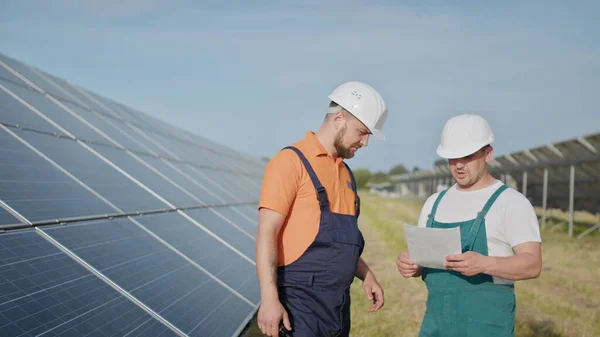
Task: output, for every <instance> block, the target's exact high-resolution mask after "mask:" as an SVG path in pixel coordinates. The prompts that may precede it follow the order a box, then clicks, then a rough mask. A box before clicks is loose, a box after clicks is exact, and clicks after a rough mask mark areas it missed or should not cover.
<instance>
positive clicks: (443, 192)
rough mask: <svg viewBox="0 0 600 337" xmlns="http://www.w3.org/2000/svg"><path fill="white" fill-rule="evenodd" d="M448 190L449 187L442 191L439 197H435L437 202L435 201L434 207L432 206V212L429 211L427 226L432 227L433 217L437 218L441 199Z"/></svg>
mask: <svg viewBox="0 0 600 337" xmlns="http://www.w3.org/2000/svg"><path fill="white" fill-rule="evenodd" d="M446 192H448V190H447V189H445V190H443V191H442V192H440V194H439V195H438V197H437V198H436V199H435V202H434V203H433V208H431V213H429V217H428V219H427V227H431V225H432V223H433V219H434V218H435V212H437V208H438V206H439V204H440V201H441V200H442V198H443V197H444V195H445V194H446Z"/></svg>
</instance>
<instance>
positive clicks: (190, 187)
mask: <svg viewBox="0 0 600 337" xmlns="http://www.w3.org/2000/svg"><path fill="white" fill-rule="evenodd" d="M143 159H144V160H145V161H146V162H147V163H148V164H150V165H151V166H152V167H154V168H156V169H157V170H159V171H160V172H161V173H163V174H164V175H166V176H167V177H169V178H170V179H172V180H173V181H174V182H175V183H177V184H179V186H181V187H183V188H184V189H185V190H186V191H188V192H190V193H191V194H193V195H194V196H195V197H196V198H198V199H200V200H201V201H202V202H204V204H206V205H221V204H223V202H221V201H220V200H219V199H217V198H216V197H215V196H214V195H213V194H212V193H211V191H210V189H209V188H210V187H211V186H206V185H203V184H202V183H201V182H200V181H198V180H196V179H194V177H192V176H190V175H188V174H186V173H185V172H183V171H181V173H180V172H179V171H177V170H176V169H174V168H173V167H171V166H170V165H167V164H166V163H165V162H163V161H162V160H160V159H159V158H155V157H146V156H144V157H143ZM170 164H171V165H173V166H175V167H176V168H177V166H176V164H177V163H176V162H172V161H171V162H170ZM185 175H187V177H186V176H185ZM188 178H189V179H188ZM190 179H191V180H190ZM192 180H193V181H194V182H196V183H198V185H200V186H204V188H202V187H200V186H198V185H196V184H195V183H194V182H192ZM180 193H183V192H180ZM196 204H200V203H199V202H196Z"/></svg>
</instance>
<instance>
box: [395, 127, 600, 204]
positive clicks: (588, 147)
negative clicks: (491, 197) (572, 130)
mask: <svg viewBox="0 0 600 337" xmlns="http://www.w3.org/2000/svg"><path fill="white" fill-rule="evenodd" d="M571 170H572V172H573V192H574V194H573V208H574V209H575V210H583V211H588V212H592V213H600V133H595V134H590V135H586V136H582V137H578V138H575V139H570V140H567V141H563V142H558V143H554V144H548V145H545V146H540V147H536V148H532V149H526V150H523V151H520V152H516V153H511V154H506V155H501V156H499V157H496V158H495V159H493V160H492V161H490V172H491V173H492V174H493V175H494V176H496V177H497V178H498V179H500V178H502V177H504V178H505V180H509V179H506V178H510V180H513V181H514V182H515V184H516V186H515V188H518V189H519V190H521V191H523V193H524V194H526V196H527V197H528V198H529V199H530V200H531V201H532V203H533V204H534V205H536V206H542V205H543V204H544V176H545V177H546V182H547V184H546V189H547V190H546V193H547V194H546V206H547V207H548V208H560V209H564V210H566V209H569V208H570V203H569V198H570V182H571ZM393 179H394V180H395V181H396V182H397V183H399V184H405V185H409V184H415V183H416V184H421V188H422V189H424V190H425V191H426V193H432V192H434V190H435V189H436V187H437V185H438V184H440V182H451V181H452V174H451V172H450V170H449V168H448V166H447V162H446V161H444V160H440V161H438V162H437V163H436V165H435V167H434V168H433V169H431V170H426V171H418V172H414V173H408V174H403V175H398V176H395V177H393ZM423 185H426V186H425V187H424V188H423ZM412 189H418V188H412ZM421 192H423V191H421Z"/></svg>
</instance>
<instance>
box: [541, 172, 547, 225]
mask: <svg viewBox="0 0 600 337" xmlns="http://www.w3.org/2000/svg"><path fill="white" fill-rule="evenodd" d="M547 206H548V169H547V168H545V169H544V191H543V195H542V208H543V215H542V229H546V216H547Z"/></svg>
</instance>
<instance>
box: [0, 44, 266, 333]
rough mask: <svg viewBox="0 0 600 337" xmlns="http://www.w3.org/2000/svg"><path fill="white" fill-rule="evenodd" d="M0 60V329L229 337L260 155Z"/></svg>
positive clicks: (245, 297)
mask: <svg viewBox="0 0 600 337" xmlns="http://www.w3.org/2000/svg"><path fill="white" fill-rule="evenodd" d="M0 62H1V63H0V154H1V158H0V166H1V167H2V170H0V229H4V232H3V233H4V234H2V235H0V252H1V256H0V285H1V286H0V301H1V302H2V303H0V335H2V336H4V335H10V336H37V335H42V336H55V335H73V334H75V335H101V336H174V335H180V336H237V335H238V334H239V333H240V332H241V331H242V330H243V329H244V327H245V326H246V324H247V323H248V321H249V320H250V318H251V317H252V316H253V315H254V313H255V312H256V310H257V308H258V304H259V301H260V293H259V289H258V282H257V278H256V275H255V261H254V260H255V251H254V240H255V235H256V230H257V225H256V220H257V215H258V214H257V211H256V205H257V200H258V191H259V186H260V181H261V178H262V170H263V168H264V163H263V162H262V161H261V160H259V159H256V158H252V157H250V156H247V155H244V154H241V153H238V152H236V151H235V150H232V149H229V148H227V147H225V146H222V145H220V144H217V143H215V142H212V141H210V140H207V139H204V138H202V137H200V136H197V135H194V134H191V133H189V132H187V131H183V130H181V129H178V128H176V127H174V126H172V125H168V124H166V123H165V122H162V121H160V120H158V119H156V118H154V117H151V116H148V115H146V114H143V113H141V112H139V111H137V110H135V109H132V108H129V107H127V106H125V105H123V104H120V103H118V102H114V101H112V100H110V99H108V98H105V97H102V96H100V95H97V94H95V93H93V92H91V91H88V90H86V89H82V88H80V87H78V86H76V85H74V84H71V83H69V82H67V81H65V80H63V79H60V78H58V77H55V76H53V75H50V74H47V73H45V72H43V71H41V70H39V69H36V68H33V67H30V66H27V65H24V64H22V63H21V62H19V61H17V60H14V59H11V58H9V57H7V56H4V55H2V54H0ZM11 213H12V214H11ZM13 214H18V215H19V216H20V217H22V218H23V222H21V221H19V220H18V219H17V218H16V217H15V216H13ZM27 227H29V228H27Z"/></svg>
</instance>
